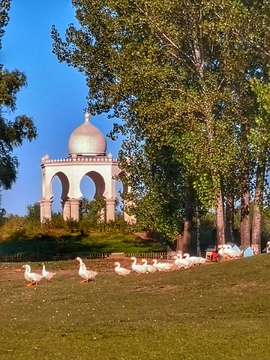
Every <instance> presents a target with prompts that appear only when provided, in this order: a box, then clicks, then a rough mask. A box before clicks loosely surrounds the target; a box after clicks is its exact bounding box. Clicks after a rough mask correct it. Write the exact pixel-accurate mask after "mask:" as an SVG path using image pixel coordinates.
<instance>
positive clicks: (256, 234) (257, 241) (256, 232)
mask: <svg viewBox="0 0 270 360" xmlns="http://www.w3.org/2000/svg"><path fill="white" fill-rule="evenodd" d="M263 183H264V168H263V167H261V166H258V168H257V180H256V188H255V195H254V207H253V220H252V244H251V247H252V249H253V251H254V253H255V254H256V255H257V254H260V253H261V223H262V214H261V211H260V208H259V206H260V204H261V200H262V195H263Z"/></svg>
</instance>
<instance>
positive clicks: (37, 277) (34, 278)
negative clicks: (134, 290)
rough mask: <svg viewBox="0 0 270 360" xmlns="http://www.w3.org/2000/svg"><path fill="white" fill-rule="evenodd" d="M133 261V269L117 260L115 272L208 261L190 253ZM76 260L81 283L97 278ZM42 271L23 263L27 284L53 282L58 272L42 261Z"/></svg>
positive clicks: (125, 273)
mask: <svg viewBox="0 0 270 360" xmlns="http://www.w3.org/2000/svg"><path fill="white" fill-rule="evenodd" d="M130 259H131V260H132V261H133V263H132V265H131V269H130V270H129V269H125V268H123V267H121V265H120V263H119V262H115V264H114V265H115V272H116V273H117V275H119V277H121V276H125V277H126V276H128V275H129V274H130V273H131V271H134V272H135V273H137V276H139V275H141V274H147V273H148V274H153V273H154V272H155V271H170V270H172V268H173V266H174V265H176V268H179V269H181V268H189V267H191V266H194V265H201V264H204V263H205V262H206V260H205V259H204V258H202V257H198V256H189V254H184V256H182V255H181V254H178V255H176V256H175V260H174V262H158V261H157V260H156V259H154V260H152V263H153V265H150V264H148V263H147V260H146V259H142V261H141V262H142V264H138V263H137V259H136V257H134V256H133V257H131V258H130ZM75 260H76V261H78V262H79V276H80V277H81V278H82V281H81V283H88V282H90V281H92V280H94V279H95V277H96V275H97V272H96V271H92V270H89V269H87V268H86V266H85V264H84V262H83V261H82V259H81V258H80V257H76V259H75ZM41 266H42V273H41V274H38V273H35V272H32V271H31V267H30V265H22V267H21V268H22V269H25V272H24V278H25V280H27V281H28V282H29V284H28V285H27V286H33V285H37V284H38V283H39V282H40V281H41V280H42V279H46V280H47V281H50V282H52V280H53V277H54V275H56V273H53V272H49V271H47V270H46V269H45V265H44V264H43V263H42V264H41Z"/></svg>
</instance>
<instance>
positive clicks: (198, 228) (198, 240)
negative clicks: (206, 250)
mask: <svg viewBox="0 0 270 360" xmlns="http://www.w3.org/2000/svg"><path fill="white" fill-rule="evenodd" d="M200 232H201V217H200V213H199V207H198V206H197V242H196V243H197V256H201V255H202V253H201V246H200Z"/></svg>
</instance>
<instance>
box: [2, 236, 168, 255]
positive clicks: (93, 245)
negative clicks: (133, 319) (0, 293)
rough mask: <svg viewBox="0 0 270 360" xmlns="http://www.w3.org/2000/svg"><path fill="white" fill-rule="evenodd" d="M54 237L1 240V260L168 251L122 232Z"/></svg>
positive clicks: (160, 245) (161, 245)
mask: <svg viewBox="0 0 270 360" xmlns="http://www.w3.org/2000/svg"><path fill="white" fill-rule="evenodd" d="M55 235H56V234H54V236H53V235H52V236H45V235H43V236H41V237H40V238H39V237H35V238H28V237H23V236H21V237H19V236H18V237H16V238H12V239H7V240H5V241H3V240H2V241H1V239H0V257H1V256H5V255H8V256H9V255H16V254H21V255H22V256H25V257H26V258H28V259H29V257H30V258H31V257H33V256H34V257H35V258H36V257H37V258H38V259H37V260H38V261H39V260H40V261H43V260H44V259H50V258H52V257H53V256H57V255H60V256H68V257H70V258H71V259H74V258H75V257H76V256H84V255H85V256H87V255H89V254H90V253H111V252H124V253H148V252H165V251H166V250H167V246H166V244H162V243H160V242H154V241H150V240H142V239H138V238H136V237H135V236H134V235H132V234H121V233H120V232H108V233H105V232H102V233H93V234H91V235H80V234H68V235H64V234H61V233H60V234H58V236H55Z"/></svg>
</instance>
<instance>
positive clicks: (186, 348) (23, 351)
mask: <svg viewBox="0 0 270 360" xmlns="http://www.w3.org/2000/svg"><path fill="white" fill-rule="evenodd" d="M126 261H129V260H126ZM87 265H88V266H90V267H91V268H92V269H94V270H98V271H99V273H98V275H97V277H96V280H95V281H94V282H93V283H89V284H80V283H79V281H80V279H79V277H78V273H77V264H76V263H75V262H71V261H70V262H61V263H49V264H47V267H48V269H53V270H55V271H56V272H57V273H58V274H57V276H56V277H55V280H54V282H53V283H46V282H45V281H42V282H41V283H40V284H39V285H38V286H36V287H30V288H28V287H26V282H25V280H24V278H23V273H20V272H17V271H16V269H19V268H20V265H19V264H0V296H1V308H0V317H1V322H0V352H1V359H12V360H13V359H29V360H31V359H40V360H43V359H44V360H45V359H50V360H51V359H60V360H61V359H72V360H73V359H95V360H103V359H106V360H107V359H115V360H120V359H125V360H132V359H145V358H147V359H166V360H176V359H196V360H199V359H230V360H231V359H245V360H248V359H254V360H255V359H260V360H262V359H269V358H270V348H269V346H268V342H269V340H270V331H269V330H270V315H269V311H268V308H269V302H268V297H269V290H270V285H269V283H268V274H269V269H270V256H268V255H267V254H264V255H258V256H256V257H253V258H249V259H241V260H235V261H231V262H225V263H218V264H214V263H213V264H209V265H204V266H201V267H197V268H193V269H189V270H176V271H173V272H170V273H155V274H153V275H142V276H140V277H137V276H136V275H135V274H133V273H132V274H131V275H130V276H129V277H128V278H127V279H125V278H124V279H119V278H118V277H117V276H116V274H115V273H114V270H113V260H111V262H106V263H105V262H104V260H99V261H98V260H92V261H88V263H87ZM37 266H38V264H32V269H33V271H34V270H36V269H37Z"/></svg>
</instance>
